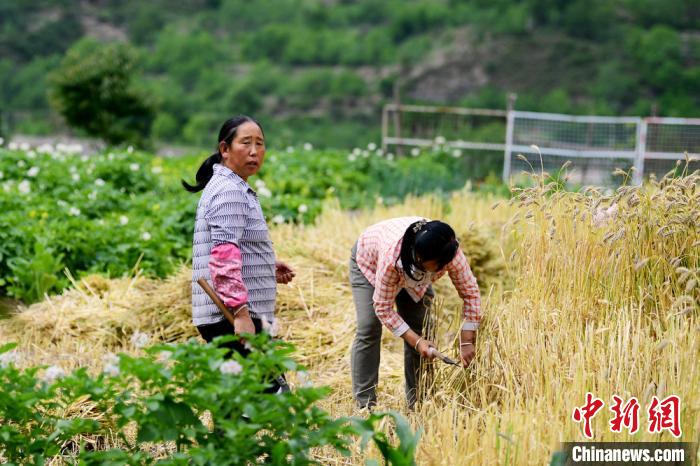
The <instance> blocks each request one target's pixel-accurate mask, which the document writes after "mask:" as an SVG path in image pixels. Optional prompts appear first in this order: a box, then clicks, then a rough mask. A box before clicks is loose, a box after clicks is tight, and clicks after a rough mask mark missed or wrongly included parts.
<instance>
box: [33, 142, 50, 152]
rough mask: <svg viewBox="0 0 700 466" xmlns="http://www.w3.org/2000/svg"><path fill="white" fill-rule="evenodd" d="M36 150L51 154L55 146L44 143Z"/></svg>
mask: <svg viewBox="0 0 700 466" xmlns="http://www.w3.org/2000/svg"><path fill="white" fill-rule="evenodd" d="M36 151H37V152H39V153H41V154H50V153H52V152H53V147H52V146H51V144H46V143H44V144H42V145H40V146H39V147H37V148H36Z"/></svg>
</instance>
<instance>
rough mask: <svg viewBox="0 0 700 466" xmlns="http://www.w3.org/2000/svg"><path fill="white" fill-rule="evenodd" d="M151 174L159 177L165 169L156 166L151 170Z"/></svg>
mask: <svg viewBox="0 0 700 466" xmlns="http://www.w3.org/2000/svg"><path fill="white" fill-rule="evenodd" d="M151 173H153V174H156V175H158V174H159V173H163V167H161V166H160V165H156V166H154V167H152V168H151Z"/></svg>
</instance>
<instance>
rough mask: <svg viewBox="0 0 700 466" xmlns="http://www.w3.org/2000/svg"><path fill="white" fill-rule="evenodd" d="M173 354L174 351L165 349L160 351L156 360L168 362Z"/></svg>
mask: <svg viewBox="0 0 700 466" xmlns="http://www.w3.org/2000/svg"><path fill="white" fill-rule="evenodd" d="M172 355H173V353H172V351H167V350H163V351H161V352H159V353H158V356H157V357H156V362H166V361H167V360H168V359H170V357H171V356H172Z"/></svg>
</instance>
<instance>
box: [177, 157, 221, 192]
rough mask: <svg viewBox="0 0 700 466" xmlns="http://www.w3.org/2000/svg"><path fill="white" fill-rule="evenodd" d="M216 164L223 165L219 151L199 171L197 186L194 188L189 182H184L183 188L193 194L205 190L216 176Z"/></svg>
mask: <svg viewBox="0 0 700 466" xmlns="http://www.w3.org/2000/svg"><path fill="white" fill-rule="evenodd" d="M216 163H221V152H218V151H217V152H216V153H214V154H212V155H210V156H209V157H208V158H207V159H206V160H205V161H204V163H202V165H201V166H200V167H199V170H197V175H196V176H195V178H196V180H197V184H196V185H194V186H192V185H191V184H189V183H188V182H187V181H185V180H182V186H183V187H184V188H185V189H186V190H188V191H189V192H191V193H197V192H199V191H201V190H202V189H204V187H205V186H206V185H207V183H209V180H211V177H212V176H214V164H216Z"/></svg>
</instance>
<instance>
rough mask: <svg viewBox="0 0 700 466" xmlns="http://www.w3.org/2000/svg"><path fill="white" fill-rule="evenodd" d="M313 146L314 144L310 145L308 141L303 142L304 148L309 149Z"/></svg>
mask: <svg viewBox="0 0 700 466" xmlns="http://www.w3.org/2000/svg"><path fill="white" fill-rule="evenodd" d="M313 148H314V146H313V145H311V143H310V142H305V143H304V150H311V149H313Z"/></svg>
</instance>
